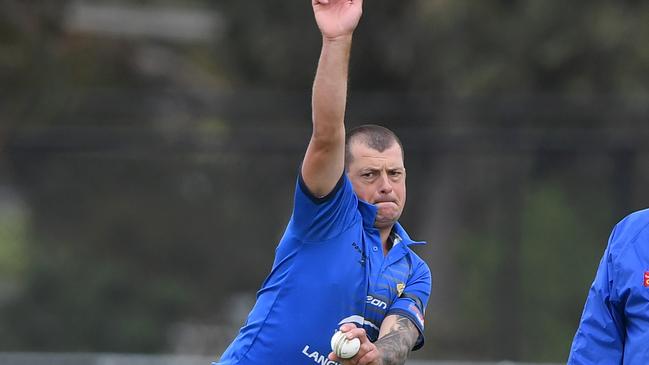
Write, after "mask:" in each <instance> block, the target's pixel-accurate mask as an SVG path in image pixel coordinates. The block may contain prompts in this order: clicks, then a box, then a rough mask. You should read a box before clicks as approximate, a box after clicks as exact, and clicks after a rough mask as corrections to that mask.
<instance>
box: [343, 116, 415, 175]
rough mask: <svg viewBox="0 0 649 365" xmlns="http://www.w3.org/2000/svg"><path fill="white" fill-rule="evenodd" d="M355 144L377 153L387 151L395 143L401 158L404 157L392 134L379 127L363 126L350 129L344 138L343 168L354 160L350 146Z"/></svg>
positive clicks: (400, 146)
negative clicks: (362, 145)
mask: <svg viewBox="0 0 649 365" xmlns="http://www.w3.org/2000/svg"><path fill="white" fill-rule="evenodd" d="M356 142H360V143H362V144H364V145H365V146H367V147H369V148H371V149H373V150H377V151H379V152H383V151H385V150H387V149H388V148H390V147H392V146H393V145H394V143H395V142H396V143H397V144H398V145H399V149H401V157H402V158H403V157H404V152H403V145H402V144H401V141H400V140H399V137H397V135H396V134H394V132H392V131H391V130H389V129H387V128H385V127H382V126H380V125H376V124H365V125H361V126H358V127H355V128H352V129H350V130H349V131H348V132H347V134H346V136H345V168H348V167H349V164H350V163H351V162H352V160H353V159H354V157H353V156H352V152H351V145H352V144H353V143H356Z"/></svg>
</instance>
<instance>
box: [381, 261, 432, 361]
mask: <svg viewBox="0 0 649 365" xmlns="http://www.w3.org/2000/svg"><path fill="white" fill-rule="evenodd" d="M431 287H432V277H431V274H430V269H429V268H428V265H426V263H425V262H424V261H419V262H418V265H417V267H416V268H415V270H413V274H412V275H410V277H409V278H408V282H407V283H406V286H405V288H404V290H403V293H401V295H400V296H399V297H398V298H397V299H396V300H395V301H394V302H393V303H392V306H391V307H390V309H388V312H387V314H386V316H388V315H391V314H398V315H400V316H404V317H406V318H408V319H410V320H411V321H412V323H414V324H415V326H416V327H417V329H418V330H419V338H417V342H416V343H415V346H414V347H413V348H412V350H413V351H415V350H418V349H420V348H421V347H422V346H423V345H424V315H425V312H426V305H427V304H428V298H430V292H431Z"/></svg>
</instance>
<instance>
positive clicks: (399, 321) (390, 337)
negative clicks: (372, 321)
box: [374, 315, 419, 365]
mask: <svg viewBox="0 0 649 365" xmlns="http://www.w3.org/2000/svg"><path fill="white" fill-rule="evenodd" d="M418 337H419V330H417V327H415V325H414V324H413V323H412V322H411V321H410V319H408V318H406V317H403V316H399V315H389V316H387V317H385V319H384V320H383V324H381V330H380V332H379V339H378V340H377V341H376V342H375V343H374V344H375V345H376V347H377V348H378V350H379V352H380V353H381V365H401V364H404V363H405V362H406V358H407V357H408V354H409V353H410V350H412V348H413V346H415V343H416V342H417V338H418Z"/></svg>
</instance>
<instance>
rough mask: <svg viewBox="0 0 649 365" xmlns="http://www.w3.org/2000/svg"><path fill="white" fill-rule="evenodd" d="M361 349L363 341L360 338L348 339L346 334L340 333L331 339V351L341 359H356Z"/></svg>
mask: <svg viewBox="0 0 649 365" xmlns="http://www.w3.org/2000/svg"><path fill="white" fill-rule="evenodd" d="M360 348H361V341H360V340H359V339H358V338H352V339H351V340H348V339H347V336H345V334H344V333H342V332H340V331H338V332H336V333H334V335H333V337H331V351H333V352H334V354H336V356H338V357H339V358H341V359H349V358H351V357H354V355H356V354H357V353H358V350H359V349H360Z"/></svg>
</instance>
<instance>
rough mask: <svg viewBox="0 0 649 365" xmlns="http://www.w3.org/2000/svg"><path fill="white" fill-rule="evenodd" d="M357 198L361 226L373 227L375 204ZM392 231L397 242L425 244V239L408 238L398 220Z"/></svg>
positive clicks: (395, 243) (407, 244)
mask: <svg viewBox="0 0 649 365" xmlns="http://www.w3.org/2000/svg"><path fill="white" fill-rule="evenodd" d="M357 200H358V210H359V211H360V213H361V217H362V218H363V227H365V228H374V221H375V220H376V211H377V209H376V206H374V204H370V203H368V202H366V201H364V200H361V199H358V197H357ZM392 231H393V232H394V233H396V234H397V237H398V239H399V242H400V243H403V244H405V245H406V246H410V245H425V244H426V242H425V241H414V240H413V239H412V238H410V236H409V235H408V233H407V232H406V230H405V229H403V227H402V226H401V224H400V223H399V222H396V223H395V224H394V227H392ZM399 242H397V241H395V242H394V244H393V247H394V246H396V245H397V244H398V243H399Z"/></svg>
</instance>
